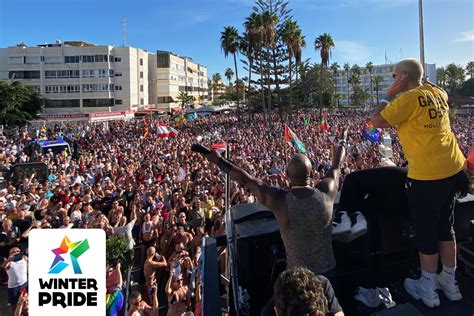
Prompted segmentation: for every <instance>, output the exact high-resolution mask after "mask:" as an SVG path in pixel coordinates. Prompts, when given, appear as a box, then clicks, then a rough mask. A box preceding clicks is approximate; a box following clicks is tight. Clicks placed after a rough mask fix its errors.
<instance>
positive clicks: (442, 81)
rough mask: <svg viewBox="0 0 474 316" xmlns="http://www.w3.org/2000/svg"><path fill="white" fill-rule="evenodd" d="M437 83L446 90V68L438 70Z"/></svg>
mask: <svg viewBox="0 0 474 316" xmlns="http://www.w3.org/2000/svg"><path fill="white" fill-rule="evenodd" d="M436 81H437V82H436V83H437V84H438V85H439V86H440V87H442V88H443V89H445V88H446V69H444V67H439V68H436Z"/></svg>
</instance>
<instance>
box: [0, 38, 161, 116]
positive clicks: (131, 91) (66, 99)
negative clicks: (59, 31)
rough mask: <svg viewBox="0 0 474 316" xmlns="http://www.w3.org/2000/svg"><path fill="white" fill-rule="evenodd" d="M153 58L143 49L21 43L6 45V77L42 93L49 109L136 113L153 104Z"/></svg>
mask: <svg viewBox="0 0 474 316" xmlns="http://www.w3.org/2000/svg"><path fill="white" fill-rule="evenodd" d="M151 56H153V58H151ZM149 59H154V54H151V53H148V52H146V51H145V50H142V49H138V48H133V47H114V46H109V45H98V46H96V45H94V44H91V43H88V42H83V41H75V42H64V43H61V41H59V40H58V41H56V43H54V44H44V45H38V46H37V47H28V46H26V45H17V46H15V47H8V48H0V79H6V80H10V81H17V80H18V81H21V82H22V83H23V84H25V85H26V86H29V87H31V88H33V89H34V90H36V91H37V92H39V93H40V94H41V95H42V96H43V97H44V98H46V105H45V111H44V112H45V113H53V114H54V113H93V112H111V111H134V110H137V109H138V108H139V107H144V106H145V105H147V104H148V102H149V98H150V96H149V78H148V74H149V72H148V71H149V68H148V67H149V65H148V61H149Z"/></svg>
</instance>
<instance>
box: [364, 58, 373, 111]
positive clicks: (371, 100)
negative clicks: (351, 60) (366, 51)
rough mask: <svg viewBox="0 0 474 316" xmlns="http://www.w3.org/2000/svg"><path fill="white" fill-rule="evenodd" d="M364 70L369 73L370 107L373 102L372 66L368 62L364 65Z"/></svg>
mask: <svg viewBox="0 0 474 316" xmlns="http://www.w3.org/2000/svg"><path fill="white" fill-rule="evenodd" d="M365 69H367V71H368V72H369V79H370V105H372V104H373V103H374V100H373V94H374V91H373V90H374V89H373V87H372V72H373V71H374V64H373V63H372V62H371V61H369V62H368V63H367V64H366V65H365Z"/></svg>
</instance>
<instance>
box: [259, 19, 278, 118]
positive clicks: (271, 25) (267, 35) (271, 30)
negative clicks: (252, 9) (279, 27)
mask: <svg viewBox="0 0 474 316" xmlns="http://www.w3.org/2000/svg"><path fill="white" fill-rule="evenodd" d="M260 16H261V19H262V27H263V43H264V46H265V49H266V51H267V54H266V59H267V88H268V109H269V110H271V108H272V90H271V86H270V68H271V65H270V50H273V49H274V48H275V45H276V35H277V33H276V30H275V26H276V24H277V23H278V17H277V16H276V15H275V14H274V13H273V12H271V11H265V12H263V13H262V14H261V15H260Z"/></svg>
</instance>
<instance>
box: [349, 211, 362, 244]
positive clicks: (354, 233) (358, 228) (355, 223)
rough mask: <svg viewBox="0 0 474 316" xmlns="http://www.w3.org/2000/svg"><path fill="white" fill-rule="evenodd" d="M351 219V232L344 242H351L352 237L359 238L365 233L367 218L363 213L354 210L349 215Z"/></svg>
mask: <svg viewBox="0 0 474 316" xmlns="http://www.w3.org/2000/svg"><path fill="white" fill-rule="evenodd" d="M350 220H351V225H352V227H351V233H350V234H349V236H347V238H346V239H345V240H344V241H345V242H351V241H353V240H354V239H357V238H359V237H360V236H363V235H365V234H367V220H366V219H365V216H364V214H362V213H361V212H355V213H354V214H352V215H351V217H350Z"/></svg>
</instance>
